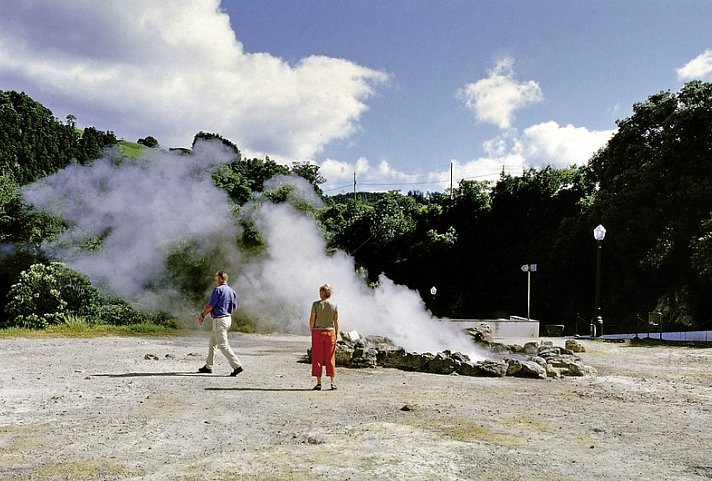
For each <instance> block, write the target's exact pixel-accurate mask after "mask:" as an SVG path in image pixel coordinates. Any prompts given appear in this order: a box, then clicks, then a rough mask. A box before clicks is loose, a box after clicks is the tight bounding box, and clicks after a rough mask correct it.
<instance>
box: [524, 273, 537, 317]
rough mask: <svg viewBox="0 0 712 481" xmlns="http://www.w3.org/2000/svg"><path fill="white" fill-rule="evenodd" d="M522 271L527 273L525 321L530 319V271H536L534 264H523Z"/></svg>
mask: <svg viewBox="0 0 712 481" xmlns="http://www.w3.org/2000/svg"><path fill="white" fill-rule="evenodd" d="M521 269H522V272H526V273H527V321H530V320H531V292H532V272H536V264H524V265H523V266H522V267H521Z"/></svg>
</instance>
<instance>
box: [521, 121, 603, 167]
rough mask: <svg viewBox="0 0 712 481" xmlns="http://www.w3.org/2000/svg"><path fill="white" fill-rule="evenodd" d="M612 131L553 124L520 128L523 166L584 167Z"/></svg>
mask: <svg viewBox="0 0 712 481" xmlns="http://www.w3.org/2000/svg"><path fill="white" fill-rule="evenodd" d="M614 132H615V130H599V131H592V130H588V129H586V128H585V127H574V126H573V125H571V124H568V125H565V126H560V125H559V124H558V123H556V122H554V121H549V122H543V123H541V124H536V125H532V126H531V127H528V128H526V129H524V133H523V136H522V138H521V143H522V146H521V148H522V149H523V154H524V156H525V157H526V159H527V163H528V164H529V165H530V166H533V167H541V166H546V165H551V166H552V167H568V166H570V165H573V164H576V165H584V164H585V163H586V162H587V161H588V160H589V159H590V158H591V156H592V155H593V154H594V153H595V152H596V151H597V150H598V149H600V148H601V147H603V146H604V145H605V144H606V142H608V140H609V139H610V138H611V136H612V135H613V133H614Z"/></svg>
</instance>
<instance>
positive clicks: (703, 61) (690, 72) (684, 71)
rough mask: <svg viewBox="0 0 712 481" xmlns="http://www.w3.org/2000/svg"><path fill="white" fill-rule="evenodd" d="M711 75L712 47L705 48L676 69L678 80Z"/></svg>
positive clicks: (702, 77)
mask: <svg viewBox="0 0 712 481" xmlns="http://www.w3.org/2000/svg"><path fill="white" fill-rule="evenodd" d="M711 76H712V49H707V50H705V51H704V52H702V53H701V54H699V55H698V56H697V57H695V58H693V59H692V60H690V61H689V62H687V63H686V64H685V65H683V66H682V67H680V68H679V69H677V78H678V80H680V81H687V80H704V79H708V78H710V77H711Z"/></svg>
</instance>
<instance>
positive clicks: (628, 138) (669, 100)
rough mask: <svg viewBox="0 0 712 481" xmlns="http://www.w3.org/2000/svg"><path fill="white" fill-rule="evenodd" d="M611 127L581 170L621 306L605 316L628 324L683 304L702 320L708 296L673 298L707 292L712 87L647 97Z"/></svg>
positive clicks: (710, 303) (710, 309)
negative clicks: (671, 302) (594, 187)
mask: <svg viewBox="0 0 712 481" xmlns="http://www.w3.org/2000/svg"><path fill="white" fill-rule="evenodd" d="M618 127H619V129H618V132H617V133H616V134H615V135H614V136H613V138H612V139H611V140H610V142H609V143H608V145H607V146H606V147H605V148H604V149H601V151H599V152H598V153H597V155H596V156H594V158H593V159H592V160H591V162H590V164H589V169H590V175H591V177H592V178H593V179H594V180H595V181H596V182H598V184H599V186H600V190H599V191H598V192H597V194H596V199H595V202H594V204H593V214H594V216H595V219H596V220H595V221H594V222H599V221H600V222H601V223H603V224H604V225H605V226H606V228H607V229H609V231H610V232H611V233H615V234H612V235H611V236H610V240H609V238H608V237H607V238H606V244H607V246H608V247H609V248H608V250H607V252H608V255H609V259H610V260H609V262H611V263H613V265H614V266H615V267H616V269H615V270H614V271H612V272H611V273H610V275H609V277H608V281H609V285H610V287H611V288H612V289H613V292H615V293H616V295H619V296H620V297H621V298H623V299H625V300H626V304H621V303H618V302H615V303H613V304H612V305H609V306H608V309H609V311H610V310H614V311H615V312H617V314H618V315H619V316H621V317H630V316H631V315H632V313H633V312H634V311H638V312H646V311H648V310H650V306H651V305H655V304H656V302H657V300H658V299H661V298H669V299H672V298H674V299H679V300H680V302H689V303H690V304H689V305H688V306H687V308H686V310H687V312H688V313H689V315H691V316H694V317H697V318H700V317H702V318H703V317H706V316H710V315H712V299H709V296H695V295H690V296H680V295H679V294H678V293H679V292H682V290H684V289H689V290H690V292H703V291H704V290H705V289H709V282H710V278H709V277H708V276H706V275H702V276H701V275H700V274H704V273H705V272H706V269H707V264H708V263H707V262H706V261H705V258H704V255H705V253H706V252H707V249H708V248H707V246H706V245H707V241H705V235H706V234H707V233H708V231H709V226H708V225H707V224H706V223H705V221H706V219H709V215H710V212H712V157H710V152H712V84H709V83H702V82H698V81H695V82H690V83H688V84H686V85H685V86H684V87H683V88H682V89H681V90H680V91H679V92H677V93H671V92H669V91H668V92H660V93H658V94H655V95H651V96H650V97H649V98H648V100H647V101H645V102H641V103H637V104H635V105H634V106H633V115H632V116H631V117H629V118H627V119H623V120H621V121H619V122H618ZM611 300H613V299H612V298H611V297H610V296H609V297H608V302H610V301H611Z"/></svg>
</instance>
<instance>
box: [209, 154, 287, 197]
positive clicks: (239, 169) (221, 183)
mask: <svg viewBox="0 0 712 481" xmlns="http://www.w3.org/2000/svg"><path fill="white" fill-rule="evenodd" d="M287 174H289V169H288V168H287V167H285V166H284V165H280V164H278V163H276V162H275V161H273V160H271V159H270V158H269V157H267V158H266V159H265V160H262V159H256V158H253V159H241V158H238V159H236V160H234V161H233V162H230V163H229V164H224V165H221V166H220V167H219V168H218V169H217V170H216V171H215V172H214V173H213V182H214V183H215V185H216V186H217V187H218V188H220V189H223V190H225V191H226V192H227V193H228V195H229V196H230V199H232V201H233V202H235V203H236V204H238V205H242V204H244V203H245V202H247V201H248V200H250V199H251V198H252V193H253V192H262V191H263V190H264V185H265V182H266V181H267V180H269V179H271V178H272V177H274V176H276V175H287Z"/></svg>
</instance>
